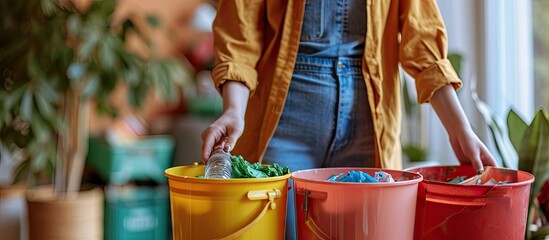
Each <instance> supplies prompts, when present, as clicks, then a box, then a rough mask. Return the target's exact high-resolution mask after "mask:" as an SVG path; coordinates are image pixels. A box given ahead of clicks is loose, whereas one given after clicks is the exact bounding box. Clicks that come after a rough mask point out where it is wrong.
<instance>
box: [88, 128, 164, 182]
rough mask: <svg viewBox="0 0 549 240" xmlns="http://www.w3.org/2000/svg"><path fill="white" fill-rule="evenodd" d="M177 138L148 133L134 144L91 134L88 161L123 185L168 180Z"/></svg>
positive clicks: (90, 164) (110, 179)
mask: <svg viewBox="0 0 549 240" xmlns="http://www.w3.org/2000/svg"><path fill="white" fill-rule="evenodd" d="M174 146H175V140H174V139H173V138H172V137H171V136H168V135H156V136H149V137H144V138H142V139H139V140H136V141H134V142H132V143H131V144H109V143H108V142H106V141H105V140H103V139H101V138H96V137H90V139H89V150H88V158H87V164H88V165H89V166H91V167H93V168H94V169H95V170H97V172H98V174H99V176H100V177H101V178H102V179H103V180H105V181H106V182H108V183H110V184H114V185H122V184H125V183H128V182H130V181H133V180H152V181H154V182H157V183H166V182H167V179H166V177H164V169H167V168H169V167H170V165H171V163H172V158H173V150H174Z"/></svg>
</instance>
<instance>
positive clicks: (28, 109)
mask: <svg viewBox="0 0 549 240" xmlns="http://www.w3.org/2000/svg"><path fill="white" fill-rule="evenodd" d="M32 102H33V97H32V92H31V91H30V90H29V89H27V90H26V91H25V93H24V95H23V99H22V100H21V110H20V111H21V118H22V119H23V120H24V121H26V122H30V121H31V120H32V109H33V107H34V106H33V104H32Z"/></svg>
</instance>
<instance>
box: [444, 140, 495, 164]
mask: <svg viewBox="0 0 549 240" xmlns="http://www.w3.org/2000/svg"><path fill="white" fill-rule="evenodd" d="M450 143H451V145H452V149H454V153H455V154H456V157H457V158H458V160H459V162H460V163H461V164H472V165H473V168H474V169H475V170H477V171H479V170H482V169H483V166H486V165H488V166H497V164H496V162H495V160H494V157H493V156H492V154H491V153H490V151H488V148H487V147H486V146H485V145H484V143H482V141H480V139H479V138H478V136H477V135H476V134H475V133H474V132H473V131H472V130H467V131H458V132H456V133H455V134H452V135H451V136H450Z"/></svg>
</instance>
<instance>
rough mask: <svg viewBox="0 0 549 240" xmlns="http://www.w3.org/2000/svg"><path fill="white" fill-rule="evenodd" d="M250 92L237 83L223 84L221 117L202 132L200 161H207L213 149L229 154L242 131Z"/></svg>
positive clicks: (244, 86) (227, 82)
mask: <svg viewBox="0 0 549 240" xmlns="http://www.w3.org/2000/svg"><path fill="white" fill-rule="evenodd" d="M249 96H250V90H249V89H248V87H246V85H244V84H243V83H241V82H237V81H226V82H225V84H223V115H221V117H219V118H218V119H217V120H216V121H215V122H214V123H212V124H211V125H210V126H209V127H208V128H206V130H204V132H202V161H203V162H206V161H208V158H210V155H211V154H212V151H213V150H214V149H219V148H220V149H223V151H225V152H230V151H231V150H232V149H233V148H234V146H235V144H236V141H237V140H238V138H240V136H241V135H242V132H243V131H244V114H245V112H246V107H247V105H248V97H249Z"/></svg>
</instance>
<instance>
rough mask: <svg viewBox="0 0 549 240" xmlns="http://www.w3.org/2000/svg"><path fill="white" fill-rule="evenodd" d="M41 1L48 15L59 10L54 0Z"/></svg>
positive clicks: (43, 9)
mask: <svg viewBox="0 0 549 240" xmlns="http://www.w3.org/2000/svg"><path fill="white" fill-rule="evenodd" d="M40 3H41V4H42V11H44V13H45V14H46V15H47V16H52V15H54V14H56V13H57V12H58V10H59V9H58V7H57V4H56V3H57V2H56V1H52V0H41V1H40Z"/></svg>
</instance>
